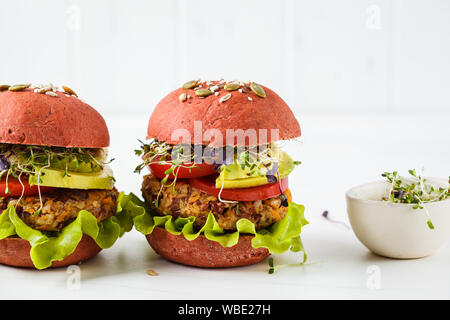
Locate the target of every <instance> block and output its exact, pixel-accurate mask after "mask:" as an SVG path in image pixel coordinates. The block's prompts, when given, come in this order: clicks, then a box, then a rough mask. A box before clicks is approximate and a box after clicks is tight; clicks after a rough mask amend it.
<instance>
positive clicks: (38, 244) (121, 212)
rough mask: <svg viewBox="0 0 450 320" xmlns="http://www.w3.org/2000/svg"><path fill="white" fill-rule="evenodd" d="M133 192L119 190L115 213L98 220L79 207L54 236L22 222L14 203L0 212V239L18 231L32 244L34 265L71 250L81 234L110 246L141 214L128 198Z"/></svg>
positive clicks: (43, 265) (42, 266)
mask: <svg viewBox="0 0 450 320" xmlns="http://www.w3.org/2000/svg"><path fill="white" fill-rule="evenodd" d="M131 198H132V196H129V195H125V194H123V193H120V194H119V198H118V203H119V204H118V209H117V213H116V215H115V216H113V217H110V218H109V219H106V220H104V221H102V222H101V223H97V219H96V218H95V217H94V216H93V215H92V214H91V213H90V212H89V211H86V210H81V211H80V212H79V213H78V216H77V218H76V219H75V220H74V221H73V222H71V223H70V224H68V225H67V226H66V227H64V228H63V230H62V231H61V233H59V234H58V235H57V236H48V235H46V234H44V233H42V232H41V231H39V230H35V229H33V228H31V227H29V226H28V225H27V224H25V223H24V222H23V221H22V220H21V219H20V217H19V216H18V215H17V213H16V210H15V208H14V206H10V207H8V208H7V209H6V210H4V211H3V213H2V214H1V215H0V240H1V239H5V238H7V237H10V236H13V235H17V236H18V237H20V238H22V239H25V240H27V241H28V242H29V243H30V245H31V250H30V256H31V260H32V261H33V263H34V266H35V267H36V268H37V269H45V268H48V267H50V266H51V264H52V262H53V261H60V260H63V259H64V258H66V257H67V256H69V255H70V254H72V253H73V252H74V251H75V249H76V247H77V246H78V243H79V242H80V240H81V238H82V236H83V234H86V235H88V236H90V237H91V238H92V239H94V240H95V242H96V243H97V244H98V246H99V247H100V248H102V249H106V248H110V247H111V246H112V245H113V244H114V243H115V242H116V240H117V239H118V238H119V237H121V236H122V235H123V234H124V233H125V232H128V231H130V230H131V229H132V228H133V218H134V217H135V216H136V215H138V214H142V211H140V210H135V207H136V206H135V205H134V203H132V202H131V201H129V200H130V199H131Z"/></svg>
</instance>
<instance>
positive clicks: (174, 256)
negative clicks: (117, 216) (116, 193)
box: [146, 227, 270, 268]
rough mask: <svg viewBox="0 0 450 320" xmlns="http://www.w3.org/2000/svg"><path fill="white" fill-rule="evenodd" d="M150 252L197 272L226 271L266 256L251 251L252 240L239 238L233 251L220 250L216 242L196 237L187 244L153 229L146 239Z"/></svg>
mask: <svg viewBox="0 0 450 320" xmlns="http://www.w3.org/2000/svg"><path fill="white" fill-rule="evenodd" d="M146 237H147V241H148V243H149V244H150V246H151V247H152V248H153V250H155V251H156V253H157V254H159V255H160V256H162V257H163V258H165V259H167V260H170V261H173V262H177V263H181V264H184V265H189V266H194V267H201V268H229V267H238V266H247V265H251V264H255V263H258V262H261V261H262V260H264V259H265V258H266V257H268V256H269V255H270V253H269V250H267V249H266V248H257V249H255V248H253V247H252V244H251V240H252V238H253V236H250V235H243V236H240V237H239V242H238V243H237V244H236V245H234V246H233V247H228V248H226V247H222V245H220V244H219V243H218V242H215V241H211V240H208V239H206V237H205V236H204V235H200V236H199V237H198V238H197V239H195V240H192V241H190V240H187V239H186V238H185V237H184V236H183V235H182V234H180V235H178V236H177V235H174V234H172V233H170V232H168V231H167V230H165V229H164V228H161V227H156V228H155V229H154V230H153V232H152V233H151V234H149V235H147V236H146Z"/></svg>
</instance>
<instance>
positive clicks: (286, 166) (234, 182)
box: [216, 150, 295, 189]
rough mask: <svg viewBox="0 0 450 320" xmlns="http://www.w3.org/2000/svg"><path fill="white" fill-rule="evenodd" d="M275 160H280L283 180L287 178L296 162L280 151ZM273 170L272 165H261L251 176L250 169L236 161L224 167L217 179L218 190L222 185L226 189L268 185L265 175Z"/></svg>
mask: <svg viewBox="0 0 450 320" xmlns="http://www.w3.org/2000/svg"><path fill="white" fill-rule="evenodd" d="M275 159H278V166H279V167H278V172H279V173H280V177H281V178H285V177H287V176H288V175H289V174H290V173H291V172H292V170H294V167H295V165H294V160H293V159H292V158H291V157H290V156H289V155H288V154H287V153H286V152H284V151H281V150H278V152H277V154H276V157H275ZM271 168H272V165H271V166H270V167H269V168H266V167H265V166H264V165H263V164H259V166H258V170H254V171H257V172H254V173H253V174H251V170H250V168H248V167H245V168H244V169H243V168H241V166H240V165H239V164H238V163H237V161H236V160H235V161H234V162H233V163H232V164H230V165H228V166H224V167H222V170H221V172H220V175H219V177H218V178H217V179H216V188H222V185H223V188H224V189H229V188H249V187H256V186H261V185H264V184H267V183H269V181H268V180H267V178H266V176H265V174H266V173H267V171H268V170H269V169H271ZM275 177H276V178H278V177H277V176H275Z"/></svg>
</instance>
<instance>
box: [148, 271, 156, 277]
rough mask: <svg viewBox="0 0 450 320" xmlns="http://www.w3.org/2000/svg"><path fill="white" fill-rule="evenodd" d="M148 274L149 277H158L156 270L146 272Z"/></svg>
mask: <svg viewBox="0 0 450 320" xmlns="http://www.w3.org/2000/svg"><path fill="white" fill-rule="evenodd" d="M146 273H147V274H148V275H149V276H152V277H155V276H157V275H158V272H156V271H155V270H152V269H148V270H147V271H146Z"/></svg>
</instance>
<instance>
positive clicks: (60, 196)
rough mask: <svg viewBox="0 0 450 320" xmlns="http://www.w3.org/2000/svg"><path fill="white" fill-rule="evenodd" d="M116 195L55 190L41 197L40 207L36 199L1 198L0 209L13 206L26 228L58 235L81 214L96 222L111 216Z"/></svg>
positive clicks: (115, 191)
mask: <svg viewBox="0 0 450 320" xmlns="http://www.w3.org/2000/svg"><path fill="white" fill-rule="evenodd" d="M118 194H119V193H118V191H117V190H116V189H113V190H78V189H62V188H58V189H55V190H54V191H52V192H49V193H45V194H43V195H42V203H43V207H42V210H41V212H40V213H39V214H38V215H37V216H34V214H35V212H36V211H37V210H38V209H39V208H40V206H41V202H40V200H39V196H26V197H23V198H22V199H21V200H19V199H18V198H12V197H7V198H2V202H1V207H2V209H5V208H6V207H8V206H15V207H16V212H17V214H18V215H19V217H20V218H21V219H22V220H23V221H24V222H25V223H26V224H27V225H29V226H30V227H32V228H33V229H36V230H40V231H57V232H60V231H61V229H62V228H64V227H65V226H66V225H67V224H69V223H70V222H72V221H73V220H75V219H76V217H77V216H78V213H79V212H80V211H81V210H87V211H89V212H90V213H92V214H93V215H94V217H95V218H97V222H101V221H103V220H106V219H108V218H109V217H111V216H113V215H114V214H115V213H116V210H117V197H118Z"/></svg>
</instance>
